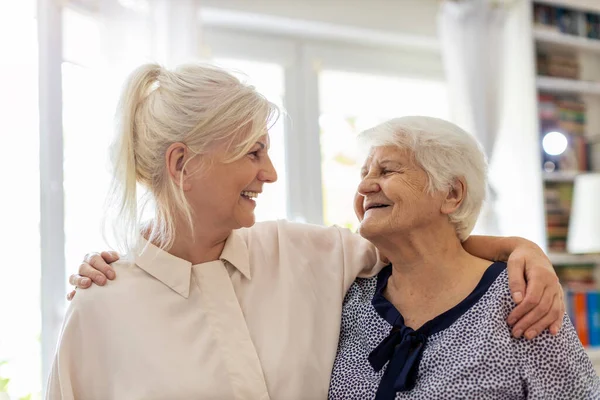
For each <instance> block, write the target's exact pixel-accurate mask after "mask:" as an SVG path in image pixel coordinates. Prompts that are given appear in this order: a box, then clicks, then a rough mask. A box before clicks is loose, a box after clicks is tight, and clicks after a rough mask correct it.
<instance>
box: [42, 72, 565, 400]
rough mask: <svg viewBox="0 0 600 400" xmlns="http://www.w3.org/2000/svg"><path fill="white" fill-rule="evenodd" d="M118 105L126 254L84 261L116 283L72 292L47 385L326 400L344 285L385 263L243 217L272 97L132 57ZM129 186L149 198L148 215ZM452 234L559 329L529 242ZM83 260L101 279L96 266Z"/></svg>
mask: <svg viewBox="0 0 600 400" xmlns="http://www.w3.org/2000/svg"><path fill="white" fill-rule="evenodd" d="M120 107H121V108H120V112H121V130H120V132H119V136H118V141H117V145H116V149H115V150H116V153H115V154H116V158H115V160H114V167H115V185H114V191H113V194H114V195H115V208H116V210H117V211H118V213H117V215H116V219H115V220H114V221H113V225H114V226H115V227H117V228H118V229H117V233H120V234H121V237H122V239H121V245H124V247H126V253H127V256H126V257H123V259H122V260H120V261H118V262H116V263H114V264H113V265H112V266H111V267H108V265H104V264H103V262H101V258H100V257H99V256H96V257H93V258H92V260H90V261H91V262H92V263H93V264H94V266H96V267H97V268H99V269H100V270H102V271H104V272H105V273H106V274H108V275H110V274H111V272H112V274H113V275H112V276H111V277H112V278H115V276H114V273H115V270H116V271H118V279H115V280H114V281H113V282H111V284H110V285H106V287H104V288H103V287H99V286H94V287H92V288H90V289H88V290H84V291H82V292H81V293H79V294H78V295H77V296H76V297H75V298H74V299H73V301H72V303H71V305H70V307H69V310H68V312H67V315H66V319H65V323H64V327H63V331H62V335H61V338H60V342H59V345H58V351H57V355H56V359H55V362H54V365H53V368H52V373H51V376H50V380H49V387H48V397H49V398H50V399H60V398H64V399H71V398H86V399H142V398H143V399H166V398H168V399H192V398H201V399H269V398H272V399H324V398H326V396H327V389H328V386H329V378H330V374H331V368H332V365H333V361H334V358H335V354H336V347H337V341H338V335H339V328H340V317H341V310H342V302H343V298H344V295H345V293H346V290H347V289H348V287H349V286H350V285H351V284H352V282H353V281H354V279H355V278H356V277H357V276H358V275H359V274H362V275H364V276H367V275H373V274H375V273H376V272H378V271H379V269H380V268H381V267H382V264H380V263H378V259H377V253H376V250H375V248H374V247H373V246H372V245H371V244H370V243H369V242H367V241H366V240H364V239H362V238H361V237H360V236H359V235H356V234H353V233H351V232H350V231H348V230H345V229H340V228H337V227H330V228H324V227H319V226H313V225H306V224H293V223H289V222H286V221H277V222H266V223H260V224H254V207H255V198H256V197H257V196H258V195H259V194H260V192H261V191H262V188H263V186H264V184H267V183H270V182H273V181H275V180H276V179H277V174H276V171H275V170H274V168H273V165H272V164H271V161H270V159H269V155H268V149H269V137H268V135H267V126H268V121H269V120H270V119H271V117H272V116H273V115H274V113H275V112H276V108H275V106H273V105H272V104H271V103H269V102H268V101H267V100H266V99H265V98H264V97H262V96H261V95H260V94H258V93H257V92H256V91H255V90H254V88H252V87H250V86H247V85H245V84H242V83H240V82H239V81H238V80H237V79H235V78H234V77H232V76H231V75H230V74H228V73H226V72H225V71H222V70H220V69H216V68H212V67H207V66H200V65H188V66H182V67H180V68H178V69H176V70H174V71H169V70H166V69H163V68H161V67H160V66H158V65H144V66H142V67H140V68H139V69H137V70H136V71H135V72H134V73H133V74H132V76H131V77H130V78H129V81H128V84H127V86H126V88H125V91H124V93H123V101H122V103H121V106H120ZM136 185H141V186H143V187H145V189H146V190H147V192H148V194H149V196H150V198H151V200H152V202H153V203H154V204H155V210H156V211H155V215H154V218H153V219H152V222H151V223H150V225H148V226H145V227H140V226H139V223H138V215H139V214H140V210H139V208H140V207H141V206H140V205H139V204H138V202H137V201H136V199H137V194H138V193H137V191H136ZM465 245H466V248H467V249H468V251H470V252H472V253H473V254H475V255H477V256H479V257H483V258H488V259H496V258H498V257H500V258H502V259H505V258H506V257H507V256H508V254H510V253H511V252H513V251H514V252H513V254H512V256H511V259H512V263H511V266H509V270H510V271H511V273H512V276H513V277H514V279H515V284H514V286H513V290H514V294H515V295H516V296H518V293H517V292H520V293H522V295H524V299H522V302H521V305H520V306H519V307H518V308H517V309H516V310H515V312H514V313H513V314H511V318H514V319H515V320H520V322H519V324H521V325H517V326H522V327H523V328H528V327H533V328H534V329H539V331H541V329H542V328H545V327H548V326H550V325H553V329H556V330H558V328H559V327H560V322H561V320H560V318H558V314H562V310H563V306H562V303H561V302H560V301H559V300H560V297H561V296H562V292H561V290H560V287H559V285H558V284H557V281H556V276H555V275H554V273H553V272H552V270H551V268H550V265H549V263H548V261H547V259H546V257H545V256H544V254H543V253H542V252H541V251H540V250H539V249H538V248H537V247H535V246H534V245H532V244H531V243H529V242H527V241H525V240H522V239H509V238H506V239H502V238H485V237H479V238H472V239H470V240H469V241H468V242H466V244H465ZM84 267H88V268H92V267H91V266H89V265H87V264H86V265H84ZM113 267H114V268H115V270H113V269H112V268H113ZM80 271H81V272H82V273H83V274H87V275H89V276H91V277H93V279H94V280H95V281H96V282H98V283H102V282H101V278H99V275H102V274H100V272H99V271H96V270H94V271H93V272H90V270H89V269H85V268H81V269H80ZM109 271H110V272H109ZM94 274H97V275H94ZM524 275H526V276H527V278H528V286H527V289H525V282H524ZM102 276H103V277H104V275H102ZM83 279H87V278H82V277H73V278H72V282H76V283H77V284H78V285H81V286H82V287H83V286H84V285H83V283H81V280H83ZM542 293H543V296H542ZM557 299H559V300H558V301H557ZM520 300H521V299H520ZM509 322H511V321H509ZM536 326H539V328H536ZM539 331H538V332H539Z"/></svg>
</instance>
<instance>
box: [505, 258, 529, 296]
mask: <svg viewBox="0 0 600 400" xmlns="http://www.w3.org/2000/svg"><path fill="white" fill-rule="evenodd" d="M507 273H508V287H509V289H510V293H511V296H512V298H513V301H514V302H515V303H517V304H520V303H521V301H523V296H524V293H526V292H525V287H526V286H525V258H524V257H523V256H520V255H518V254H515V253H513V254H511V256H510V257H509V258H508V268H507Z"/></svg>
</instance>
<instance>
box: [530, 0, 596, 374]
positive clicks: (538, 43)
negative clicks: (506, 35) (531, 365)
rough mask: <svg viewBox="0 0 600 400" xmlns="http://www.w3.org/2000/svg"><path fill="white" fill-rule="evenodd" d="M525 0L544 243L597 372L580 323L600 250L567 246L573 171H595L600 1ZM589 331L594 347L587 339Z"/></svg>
mask: <svg viewBox="0 0 600 400" xmlns="http://www.w3.org/2000/svg"><path fill="white" fill-rule="evenodd" d="M530 3H531V5H532V36H533V37H532V38H533V43H534V46H533V48H534V50H535V59H536V73H537V78H536V82H535V84H536V89H537V100H538V111H539V130H540V132H539V135H540V136H539V137H540V142H539V143H540V148H539V151H540V153H541V154H542V165H540V166H539V167H540V169H541V171H542V185H543V187H544V204H543V207H544V214H545V221H546V238H547V248H548V252H549V257H550V259H551V261H552V263H553V264H554V265H555V267H556V270H557V273H558V275H559V277H560V278H561V281H562V282H563V284H564V285H565V289H566V295H565V300H566V301H567V308H568V309H569V310H570V315H571V316H572V319H573V322H574V325H575V326H576V329H578V334H579V335H580V338H581V339H582V342H583V343H584V345H587V351H588V354H589V356H590V358H591V359H592V362H593V363H594V366H595V367H596V370H597V371H598V372H599V373H600V333H599V332H598V331H597V330H594V331H592V330H591V329H588V328H587V327H586V326H585V325H587V323H588V321H591V320H592V319H593V318H595V317H594V316H595V315H598V314H597V313H600V310H599V309H600V296H596V295H595V292H596V289H598V288H600V267H599V266H600V255H576V254H569V253H568V252H567V250H566V237H567V235H568V228H569V218H570V213H571V201H572V193H573V183H574V181H575V178H576V177H577V176H578V175H579V174H581V173H584V172H586V171H600V0H530ZM553 131H554V132H560V133H562V134H563V135H564V137H565V138H566V139H567V140H566V150H565V151H564V152H563V153H561V154H552V153H553V152H552V151H550V150H549V148H548V147H546V148H545V147H544V145H543V140H542V138H543V137H544V136H545V135H546V134H547V133H549V132H553ZM599 203H600V200H599ZM590 293H592V294H591V295H590ZM588 303H589V305H590V307H589V309H588ZM582 304H584V305H585V309H583V311H581V310H582ZM594 305H595V306H596V307H595V306H594ZM594 307H595V308H594ZM582 313H583V314H582ZM582 315H585V316H586V318H585V320H586V322H585V323H584V324H583V325H582V324H581V323H578V319H577V316H579V321H581V320H582ZM589 318H592V319H589ZM592 336H593V337H594V340H593V342H594V344H595V346H591V345H590V344H591V342H592Z"/></svg>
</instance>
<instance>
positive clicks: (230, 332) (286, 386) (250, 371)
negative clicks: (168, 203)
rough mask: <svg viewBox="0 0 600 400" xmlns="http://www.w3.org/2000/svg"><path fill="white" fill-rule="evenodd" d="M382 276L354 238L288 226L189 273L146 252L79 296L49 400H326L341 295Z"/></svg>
mask: <svg viewBox="0 0 600 400" xmlns="http://www.w3.org/2000/svg"><path fill="white" fill-rule="evenodd" d="M382 267H383V264H382V263H378V261H377V254H376V250H375V248H374V247H373V246H372V245H371V244H370V243H369V242H368V241H366V240H365V239H363V238H361V237H360V236H359V235H357V234H353V233H351V232H350V231H348V230H346V229H341V228H337V227H330V228H324V227H320V226H315V225H308V224H295V223H290V222H287V221H276V222H275V221H273V222H265V223H258V224H256V225H255V226H253V227H252V228H249V229H241V230H237V231H234V232H233V233H232V234H231V235H230V237H229V238H228V239H227V242H226V244H225V247H224V249H223V253H222V254H221V257H220V260H218V261H211V262H207V263H202V264H198V265H191V263H189V262H187V261H185V260H182V259H180V258H177V257H175V256H173V255H171V254H169V253H167V252H164V251H162V250H160V249H158V248H157V247H155V246H153V245H151V244H149V245H148V246H146V247H145V248H144V249H143V250H140V251H136V252H134V255H132V256H130V257H126V258H124V259H123V260H120V261H118V262H117V263H116V270H117V279H115V280H114V281H109V282H108V284H107V285H106V286H105V287H99V286H95V285H94V286H93V287H92V288H90V289H87V290H81V291H78V293H77V295H76V296H75V298H74V299H73V301H72V302H71V304H70V307H69V309H68V311H67V315H66V317H65V321H64V326H63V330H62V333H61V337H60V341H59V345H58V349H57V354H56V358H55V360H54V364H53V367H52V371H51V375H50V379H49V383H48V390H47V398H48V399H128V400H134V399H200V398H201V399H207V400H208V399H240V400H241V399H251V400H259V399H274V400H280V399H281V400H285V399H326V398H327V390H328V386H329V379H330V375H331V368H332V365H333V361H334V359H335V354H336V349H337V343H338V337H339V332H340V321H341V311H342V302H343V299H344V295H345V293H346V291H347V290H348V288H349V287H350V285H351V284H352V282H353V281H354V279H355V278H356V277H357V276H359V275H360V276H365V277H366V276H372V275H374V274H376V273H377V272H378V271H379V270H380V269H381V268H382Z"/></svg>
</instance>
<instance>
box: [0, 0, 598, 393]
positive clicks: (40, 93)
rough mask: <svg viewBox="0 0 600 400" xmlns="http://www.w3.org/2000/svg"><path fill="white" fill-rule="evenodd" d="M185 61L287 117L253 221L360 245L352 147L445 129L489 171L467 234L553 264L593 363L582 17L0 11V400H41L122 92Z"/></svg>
mask: <svg viewBox="0 0 600 400" xmlns="http://www.w3.org/2000/svg"><path fill="white" fill-rule="evenodd" d="M193 60H202V61H205V62H210V63H214V64H217V65H220V66H223V67H226V68H228V69H230V70H232V71H234V72H235V74H236V75H237V76H239V77H240V79H243V80H246V81H249V82H250V83H252V84H253V85H255V86H256V87H257V89H258V90H259V91H260V92H262V93H263V94H264V95H265V96H266V97H267V98H269V99H270V100H271V101H273V102H275V103H276V104H278V105H279V106H281V107H283V109H285V114H284V115H283V116H282V117H281V118H280V119H279V120H278V122H277V123H276V124H275V125H274V126H273V128H272V129H271V131H270V134H271V143H272V144H271V155H272V158H273V160H274V163H275V166H276V167H277V168H278V171H279V180H278V181H277V183H275V184H273V185H270V187H268V188H267V189H266V190H265V193H264V194H263V195H262V196H261V198H259V199H258V203H257V204H258V205H257V211H256V214H257V220H259V221H260V220H267V219H277V218H287V219H290V220H293V221H299V222H306V223H316V224H327V225H331V224H337V225H341V226H345V227H348V228H350V229H356V228H357V220H356V218H355V216H354V212H353V207H352V199H353V195H354V192H355V189H356V186H357V183H358V181H359V170H360V163H361V162H362V160H361V159H360V155H359V153H358V151H357V148H356V146H355V142H354V136H355V134H357V133H358V132H360V131H361V130H363V129H365V128H369V127H371V126H373V125H375V124H377V123H380V122H383V121H385V120H387V119H390V118H393V117H400V116H404V115H417V114H418V115H429V116H434V117H440V118H444V119H449V120H451V121H453V122H455V123H457V124H459V125H460V126H462V127H463V128H465V129H467V130H468V131H469V132H471V133H473V134H474V135H475V136H476V137H477V138H478V139H479V141H480V142H481V143H482V144H483V146H484V148H485V151H486V153H487V156H488V158H489V164H490V170H489V178H490V185H489V186H490V187H489V195H488V201H487V203H486V206H485V209H484V210H483V212H482V215H481V218H480V222H479V224H478V226H477V228H476V233H482V234H491V235H505V236H523V237H525V238H528V239H530V240H532V241H534V242H536V243H537V244H539V245H540V246H541V247H542V248H544V249H545V250H546V251H547V253H548V254H549V255H550V257H551V259H552V261H553V263H554V265H555V267H556V269H557V272H558V274H559V277H560V278H561V280H562V281H563V283H564V285H565V288H566V289H565V290H566V293H567V295H566V296H565V297H566V301H567V305H568V310H569V314H570V316H571V318H572V320H573V323H574V324H575V326H576V328H577V331H578V333H579V336H580V339H581V341H582V343H583V344H584V345H585V346H587V348H588V349H589V353H590V355H591V357H592V360H593V361H594V362H595V363H596V364H597V366H600V350H597V349H600V295H599V294H598V292H597V291H596V290H597V286H596V280H597V277H600V275H598V273H597V270H598V269H599V268H598V267H597V265H598V264H600V1H599V0H539V1H538V0H463V1H450V0H446V1H444V0H4V1H2V4H1V5H0V76H1V77H2V82H3V83H2V89H1V90H0V127H1V129H2V137H3V138H4V139H3V140H4V145H3V146H1V147H0V171H2V172H1V177H2V191H1V194H2V195H1V196H0V224H1V229H0V255H1V258H0V260H1V261H0V400H7V399H39V398H40V397H41V396H42V391H43V387H44V385H45V381H46V377H47V374H48V371H49V367H50V363H51V361H52V357H53V354H54V348H55V344H56V342H57V339H58V335H59V332H60V326H61V323H62V318H63V315H64V312H65V309H66V307H67V301H66V299H65V295H66V293H67V291H68V290H70V289H69V285H68V282H67V277H68V276H69V275H70V274H72V273H74V272H76V271H77V268H78V266H79V264H80V263H81V261H82V259H83V256H84V255H85V253H88V252H91V251H101V250H105V249H107V245H106V244H105V243H104V241H103V237H102V233H101V220H102V216H103V213H104V212H103V203H104V198H105V194H106V191H107V189H108V184H109V179H110V171H109V168H108V157H107V156H108V144H109V142H110V140H111V138H112V136H113V122H114V119H113V115H114V111H115V107H116V103H117V100H118V94H119V89H120V87H121V84H122V83H123V80H124V78H125V76H126V75H127V73H128V72H130V71H131V70H132V69H133V68H134V67H135V66H137V65H139V64H141V63H143V62H149V61H158V62H160V63H162V64H163V65H165V66H174V65H177V64H179V63H182V62H185V61H193Z"/></svg>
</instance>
